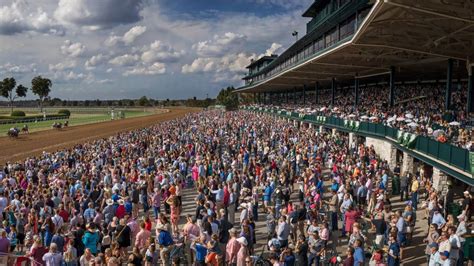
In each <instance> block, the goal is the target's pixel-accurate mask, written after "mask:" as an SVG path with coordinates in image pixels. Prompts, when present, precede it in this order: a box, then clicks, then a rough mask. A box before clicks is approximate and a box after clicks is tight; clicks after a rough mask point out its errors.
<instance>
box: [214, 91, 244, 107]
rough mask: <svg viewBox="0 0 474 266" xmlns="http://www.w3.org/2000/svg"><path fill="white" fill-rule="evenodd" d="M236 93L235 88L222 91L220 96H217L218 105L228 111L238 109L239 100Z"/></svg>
mask: <svg viewBox="0 0 474 266" xmlns="http://www.w3.org/2000/svg"><path fill="white" fill-rule="evenodd" d="M234 91H235V89H234V87H227V88H225V89H222V90H221V91H220V92H219V95H217V103H218V104H222V105H224V106H225V108H226V109H227V110H234V109H237V107H238V106H239V98H238V96H237V94H236V93H234Z"/></svg>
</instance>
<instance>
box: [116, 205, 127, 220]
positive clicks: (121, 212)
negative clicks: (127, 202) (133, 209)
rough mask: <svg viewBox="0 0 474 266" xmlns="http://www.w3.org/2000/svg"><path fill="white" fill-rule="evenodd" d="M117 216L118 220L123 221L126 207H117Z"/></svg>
mask: <svg viewBox="0 0 474 266" xmlns="http://www.w3.org/2000/svg"><path fill="white" fill-rule="evenodd" d="M115 216H117V218H119V219H122V218H123V217H125V206H123V205H119V206H118V207H117V210H116V211H115Z"/></svg>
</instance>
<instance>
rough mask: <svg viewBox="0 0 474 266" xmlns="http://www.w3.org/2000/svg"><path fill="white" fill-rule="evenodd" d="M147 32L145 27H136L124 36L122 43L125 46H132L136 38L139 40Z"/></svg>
mask: <svg viewBox="0 0 474 266" xmlns="http://www.w3.org/2000/svg"><path fill="white" fill-rule="evenodd" d="M145 31H146V27H145V26H135V27H133V28H131V29H130V30H129V31H127V32H126V33H125V34H124V35H123V37H122V41H123V42H124V43H125V44H131V43H133V42H134V41H135V39H136V38H138V37H139V36H140V35H142V34H143V33H145Z"/></svg>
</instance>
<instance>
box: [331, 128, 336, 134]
mask: <svg viewBox="0 0 474 266" xmlns="http://www.w3.org/2000/svg"><path fill="white" fill-rule="evenodd" d="M336 134H337V130H336V129H335V128H333V129H332V135H333V136H336Z"/></svg>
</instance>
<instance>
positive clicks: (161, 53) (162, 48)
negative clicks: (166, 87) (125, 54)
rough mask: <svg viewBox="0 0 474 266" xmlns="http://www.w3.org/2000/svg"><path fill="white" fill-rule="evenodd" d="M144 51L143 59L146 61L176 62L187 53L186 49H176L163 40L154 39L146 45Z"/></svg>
mask: <svg viewBox="0 0 474 266" xmlns="http://www.w3.org/2000/svg"><path fill="white" fill-rule="evenodd" d="M142 51H143V53H142V55H141V59H142V60H143V61H144V62H145V63H152V62H166V63H168V62H176V61H178V60H179V59H180V58H181V57H182V56H183V55H184V54H185V52H184V50H181V51H176V50H175V49H173V47H171V46H169V45H167V44H164V43H162V42H161V41H154V42H153V43H151V44H150V45H149V46H146V47H144V48H143V49H142Z"/></svg>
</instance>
